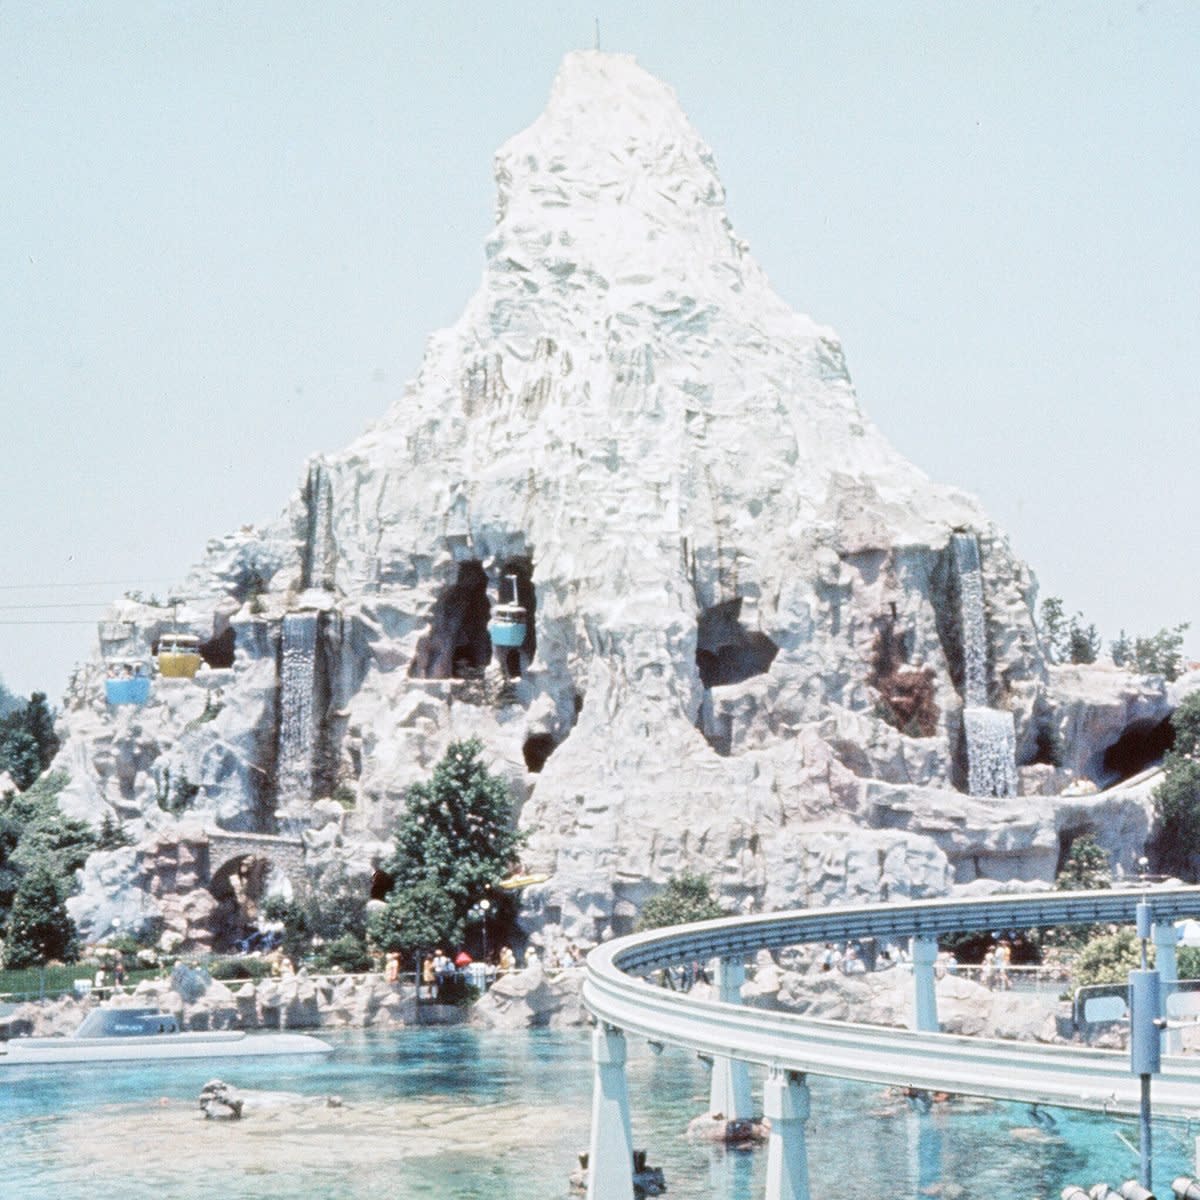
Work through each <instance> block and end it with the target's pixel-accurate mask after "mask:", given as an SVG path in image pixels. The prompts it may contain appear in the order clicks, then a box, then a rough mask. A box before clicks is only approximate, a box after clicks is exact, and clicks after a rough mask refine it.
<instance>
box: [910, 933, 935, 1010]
mask: <svg viewBox="0 0 1200 1200" xmlns="http://www.w3.org/2000/svg"><path fill="white" fill-rule="evenodd" d="M937 955H938V945H937V939H936V938H930V937H920V936H917V937H914V938H913V939H912V970H913V1012H912V1028H913V1029H915V1030H916V1031H917V1032H918V1033H937V1031H938V1028H939V1026H938V1014H937V980H936V978H935V977H934V970H933V965H934V963H936V962H937Z"/></svg>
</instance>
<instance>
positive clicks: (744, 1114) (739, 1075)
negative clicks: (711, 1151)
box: [708, 958, 754, 1121]
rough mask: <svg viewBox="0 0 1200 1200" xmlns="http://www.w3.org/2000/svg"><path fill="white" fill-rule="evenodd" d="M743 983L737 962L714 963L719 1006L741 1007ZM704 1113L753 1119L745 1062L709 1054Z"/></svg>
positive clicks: (742, 971)
mask: <svg viewBox="0 0 1200 1200" xmlns="http://www.w3.org/2000/svg"><path fill="white" fill-rule="evenodd" d="M745 982H746V968H745V965H744V964H743V963H742V961H741V959H737V958H721V959H718V960H717V974H716V984H717V999H718V1000H720V1001H721V1002H722V1003H723V1004H741V1002H742V984H743V983H745ZM708 1111H709V1113H711V1114H713V1115H715V1114H717V1113H720V1114H721V1115H722V1116H723V1117H724V1118H725V1120H726V1121H749V1120H751V1119H752V1118H753V1117H754V1097H753V1095H752V1094H751V1091H750V1068H749V1067H748V1066H747V1064H746V1063H744V1062H741V1061H739V1060H738V1059H736V1058H727V1057H726V1056H725V1055H723V1054H714V1055H713V1064H712V1080H711V1081H710V1086H709V1091H708Z"/></svg>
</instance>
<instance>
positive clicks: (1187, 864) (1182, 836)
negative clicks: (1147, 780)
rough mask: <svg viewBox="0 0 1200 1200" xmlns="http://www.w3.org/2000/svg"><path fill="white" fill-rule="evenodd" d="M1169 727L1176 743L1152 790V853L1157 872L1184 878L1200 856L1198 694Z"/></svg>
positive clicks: (1186, 701)
mask: <svg viewBox="0 0 1200 1200" xmlns="http://www.w3.org/2000/svg"><path fill="white" fill-rule="evenodd" d="M1171 726H1172V728H1173V729H1174V730H1175V744H1174V745H1173V746H1172V747H1171V749H1170V750H1168V751H1167V753H1166V756H1165V757H1164V759H1163V781H1162V783H1160V784H1159V785H1158V787H1157V788H1155V789H1154V812H1155V816H1156V817H1157V818H1158V833H1157V834H1156V836H1155V839H1154V850H1155V857H1156V859H1157V863H1158V866H1159V868H1160V869H1162V870H1165V871H1168V872H1170V873H1171V874H1173V875H1179V876H1181V877H1183V878H1187V877H1188V876H1189V875H1190V874H1191V873H1192V872H1193V869H1194V868H1193V858H1194V856H1195V855H1197V854H1200V692H1193V693H1192V694H1191V695H1190V696H1188V697H1186V698H1185V699H1184V701H1183V702H1182V703H1181V704H1180V705H1179V707H1178V708H1177V709H1176V710H1175V711H1174V712H1173V713H1172V714H1171Z"/></svg>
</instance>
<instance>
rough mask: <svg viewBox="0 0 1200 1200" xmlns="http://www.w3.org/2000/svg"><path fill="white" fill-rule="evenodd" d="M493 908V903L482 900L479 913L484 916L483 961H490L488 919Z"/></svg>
mask: <svg viewBox="0 0 1200 1200" xmlns="http://www.w3.org/2000/svg"><path fill="white" fill-rule="evenodd" d="M491 907H492V902H491V901H490V900H488V899H486V898H485V899H483V900H480V902H479V911H480V913H482V914H483V961H484V962H485V963H486V962H487V960H488V944H487V918H488V909H489V908H491Z"/></svg>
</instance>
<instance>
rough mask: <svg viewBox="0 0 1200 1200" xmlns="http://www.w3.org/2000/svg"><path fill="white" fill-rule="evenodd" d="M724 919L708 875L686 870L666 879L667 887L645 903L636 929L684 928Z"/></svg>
mask: <svg viewBox="0 0 1200 1200" xmlns="http://www.w3.org/2000/svg"><path fill="white" fill-rule="evenodd" d="M723 916H725V913H724V912H723V911H722V910H721V906H720V905H719V904H718V903H717V901H716V900H715V899H714V897H713V894H712V885H711V884H710V883H709V881H708V878H707V876H705V875H692V874H690V873H688V872H687V871H685V872H684V873H683V874H682V875H676V876H675V878H674V879H671V880H668V882H667V885H666V887H664V888H663V890H662V891H661V892H659V893H658V895H657V896H654V897H653V898H652V899H651V900H649V901H647V902H646V904H645V905H644V906H643V908H642V911H641V915H640V916H639V917H638V923H637V927H638V929H662V928H663V927H664V926H666V925H684V924H687V923H688V922H689V921H708V920H711V919H712V918H714V917H723Z"/></svg>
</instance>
